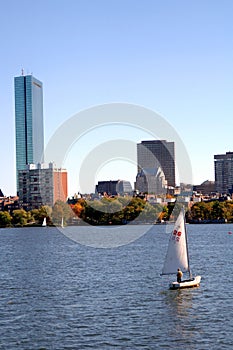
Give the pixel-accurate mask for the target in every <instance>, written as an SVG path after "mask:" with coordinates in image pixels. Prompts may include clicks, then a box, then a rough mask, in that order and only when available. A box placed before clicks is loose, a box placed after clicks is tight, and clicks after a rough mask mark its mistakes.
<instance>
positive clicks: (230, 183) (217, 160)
mask: <svg viewBox="0 0 233 350" xmlns="http://www.w3.org/2000/svg"><path fill="white" fill-rule="evenodd" d="M214 170H215V187H216V192H218V193H221V194H227V193H233V152H226V154H216V155H215V156H214Z"/></svg>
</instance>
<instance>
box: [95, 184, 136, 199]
mask: <svg viewBox="0 0 233 350" xmlns="http://www.w3.org/2000/svg"><path fill="white" fill-rule="evenodd" d="M132 192H133V189H132V186H131V184H130V182H129V181H125V180H114V181H112V180H110V181H99V182H98V185H96V193H100V194H102V195H103V194H105V193H106V194H107V195H112V196H116V195H124V194H131V193H132Z"/></svg>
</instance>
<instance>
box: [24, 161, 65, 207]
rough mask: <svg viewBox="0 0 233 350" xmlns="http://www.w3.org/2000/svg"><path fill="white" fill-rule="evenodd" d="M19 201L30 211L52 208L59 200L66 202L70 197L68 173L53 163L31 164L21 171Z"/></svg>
mask: <svg viewBox="0 0 233 350" xmlns="http://www.w3.org/2000/svg"><path fill="white" fill-rule="evenodd" d="M18 180H19V201H20V203H21V204H22V205H23V206H24V207H26V208H27V209H28V210H31V209H36V208H40V207H41V206H42V205H48V206H52V205H53V204H54V203H55V202H56V201H57V200H61V201H63V202H65V201H66V200H67V196H68V189H67V171H66V170H65V169H57V168H55V167H54V165H53V163H50V164H49V166H48V167H47V166H46V165H45V164H41V163H39V164H37V165H35V164H30V165H28V166H27V169H24V170H19V179H18Z"/></svg>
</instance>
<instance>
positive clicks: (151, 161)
mask: <svg viewBox="0 0 233 350" xmlns="http://www.w3.org/2000/svg"><path fill="white" fill-rule="evenodd" d="M137 163H138V175H137V184H136V186H137V188H136V189H137V190H139V191H141V192H142V191H144V192H148V193H150V192H151V190H153V191H154V190H155V189H156V187H157V186H158V184H156V183H154V184H153V176H154V181H162V182H163V183H164V180H166V182H167V184H166V186H168V187H173V188H174V187H175V185H176V177H175V144H174V142H168V141H165V140H151V141H142V142H141V143H139V144H137ZM158 171H159V172H158ZM143 174H144V175H143ZM146 174H147V180H146V177H145V176H146ZM149 174H151V175H149ZM159 174H160V175H159ZM162 174H163V175H162ZM143 176H144V184H146V183H147V185H149V186H150V187H149V188H145V187H143V188H142V187H140V184H142V186H143ZM149 176H151V178H150V181H148V178H149ZM163 176H165V179H163V180H161V179H162V178H163ZM145 181H146V182H145ZM162 182H161V183H162ZM164 186H165V183H164Z"/></svg>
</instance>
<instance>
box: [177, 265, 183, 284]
mask: <svg viewBox="0 0 233 350" xmlns="http://www.w3.org/2000/svg"><path fill="white" fill-rule="evenodd" d="M182 276H183V272H182V271H181V270H180V268H178V270H177V274H176V277H177V282H178V283H181V279H182Z"/></svg>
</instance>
